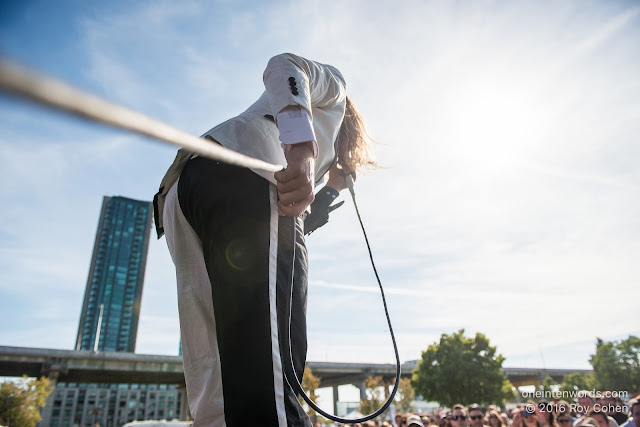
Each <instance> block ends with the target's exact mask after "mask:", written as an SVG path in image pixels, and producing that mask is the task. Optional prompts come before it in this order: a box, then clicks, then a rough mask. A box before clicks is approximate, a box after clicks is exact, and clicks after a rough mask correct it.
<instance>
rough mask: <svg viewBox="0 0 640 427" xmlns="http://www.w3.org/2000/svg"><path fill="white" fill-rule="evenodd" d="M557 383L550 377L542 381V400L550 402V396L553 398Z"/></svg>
mask: <svg viewBox="0 0 640 427" xmlns="http://www.w3.org/2000/svg"><path fill="white" fill-rule="evenodd" d="M556 385H557V384H556V382H555V381H554V380H553V378H551V377H550V376H549V375H547V376H546V377H544V379H543V380H542V384H540V394H541V395H542V399H540V400H548V396H552V395H553V394H552V393H553V392H554V391H555V390H554V389H555V386H556Z"/></svg>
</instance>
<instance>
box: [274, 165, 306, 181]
mask: <svg viewBox="0 0 640 427" xmlns="http://www.w3.org/2000/svg"><path fill="white" fill-rule="evenodd" d="M299 174H300V171H294V169H293V168H292V167H287V168H286V169H283V170H281V171H278V172H276V173H274V174H273V177H274V178H275V179H276V181H278V182H287V181H289V180H291V179H292V178H295V177H296V176H297V175H299Z"/></svg>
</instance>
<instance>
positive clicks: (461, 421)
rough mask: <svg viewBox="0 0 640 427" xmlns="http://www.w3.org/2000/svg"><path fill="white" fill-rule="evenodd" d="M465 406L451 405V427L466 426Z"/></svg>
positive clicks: (466, 412)
mask: <svg viewBox="0 0 640 427" xmlns="http://www.w3.org/2000/svg"><path fill="white" fill-rule="evenodd" d="M467 414H468V411H467V408H466V407H465V406H464V405H460V404H458V405H453V408H452V409H451V426H452V427H467V426H468V425H469V424H468V422H467V418H468V417H467Z"/></svg>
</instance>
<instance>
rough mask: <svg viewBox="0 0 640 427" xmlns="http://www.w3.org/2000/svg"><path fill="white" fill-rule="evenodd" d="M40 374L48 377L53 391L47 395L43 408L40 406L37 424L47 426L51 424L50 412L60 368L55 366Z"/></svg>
mask: <svg viewBox="0 0 640 427" xmlns="http://www.w3.org/2000/svg"><path fill="white" fill-rule="evenodd" d="M42 375H43V376H45V377H47V378H49V381H50V382H51V385H52V386H53V391H52V392H51V394H50V395H49V397H47V400H46V403H45V405H44V408H42V413H41V414H40V416H41V417H42V421H40V422H39V423H38V425H41V426H48V425H51V412H52V411H53V401H54V395H55V394H56V386H57V385H58V377H59V376H60V370H59V369H55V368H52V369H48V370H46V371H42Z"/></svg>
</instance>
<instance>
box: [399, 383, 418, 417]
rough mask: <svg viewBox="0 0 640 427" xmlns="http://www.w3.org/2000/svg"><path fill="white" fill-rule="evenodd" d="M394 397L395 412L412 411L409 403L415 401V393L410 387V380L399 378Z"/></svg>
mask: <svg viewBox="0 0 640 427" xmlns="http://www.w3.org/2000/svg"><path fill="white" fill-rule="evenodd" d="M396 396H397V397H396V410H398V411H399V412H412V411H413V407H412V405H411V402H413V401H414V400H416V392H415V390H414V389H413V387H412V386H411V380H410V379H409V378H400V382H399V383H398V393H397V394H396Z"/></svg>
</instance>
